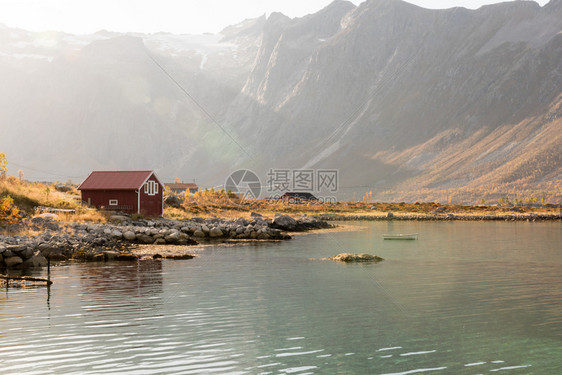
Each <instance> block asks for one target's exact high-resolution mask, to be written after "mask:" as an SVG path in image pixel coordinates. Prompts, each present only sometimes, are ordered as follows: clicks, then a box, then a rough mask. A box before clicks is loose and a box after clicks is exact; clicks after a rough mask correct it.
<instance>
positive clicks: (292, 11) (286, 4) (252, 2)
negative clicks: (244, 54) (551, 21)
mask: <svg viewBox="0 0 562 375" xmlns="http://www.w3.org/2000/svg"><path fill="white" fill-rule="evenodd" d="M331 2H332V0H306V1H305V0H0V23H4V24H5V25H7V26H10V27H21V28H24V29H27V30H33V31H44V30H57V31H66V32H69V33H76V34H83V33H92V32H95V31H98V30H101V29H106V30H110V31H121V32H125V31H140V32H146V33H151V32H157V31H167V32H172V33H177V34H180V33H204V32H212V33H216V32H219V31H220V30H221V29H222V28H224V27H225V26H228V25H232V24H235V23H238V22H240V21H242V20H244V19H245V18H254V17H258V16H260V15H262V14H269V13H271V12H275V11H277V12H281V13H284V14H285V15H287V16H289V17H301V16H304V15H306V14H309V13H314V12H316V11H318V10H320V9H322V8H323V7H325V6H327V5H328V4H330V3H331ZM352 2H353V3H354V4H356V5H358V4H360V3H362V2H363V0H352ZM408 2H410V3H414V4H417V5H420V6H423V7H425V8H450V7H454V6H463V7H466V8H473V9H474V8H478V7H480V6H482V5H483V4H490V3H498V2H501V1H498V0H408ZM537 2H538V3H539V4H541V5H544V4H546V3H547V2H548V0H539V1H537Z"/></svg>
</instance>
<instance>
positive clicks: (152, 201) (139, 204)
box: [78, 171, 164, 216]
mask: <svg viewBox="0 0 562 375" xmlns="http://www.w3.org/2000/svg"><path fill="white" fill-rule="evenodd" d="M78 190H80V193H81V196H82V201H84V202H86V203H88V204H89V205H92V206H95V207H98V208H100V209H106V210H113V211H121V212H126V213H129V214H141V215H146V216H162V209H163V192H164V185H162V183H161V182H160V181H159V180H158V178H157V177H156V175H155V174H154V172H153V171H94V172H92V173H90V175H89V176H88V177H87V178H86V179H85V180H84V182H82V183H81V184H80V186H78Z"/></svg>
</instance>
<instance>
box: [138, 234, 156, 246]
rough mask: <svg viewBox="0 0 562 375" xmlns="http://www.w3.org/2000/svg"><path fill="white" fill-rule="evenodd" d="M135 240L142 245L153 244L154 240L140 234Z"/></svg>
mask: <svg viewBox="0 0 562 375" xmlns="http://www.w3.org/2000/svg"><path fill="white" fill-rule="evenodd" d="M137 240H138V241H139V242H141V243H144V244H150V243H153V242H154V239H153V238H152V237H151V236H149V235H148V234H145V233H141V234H139V235H137Z"/></svg>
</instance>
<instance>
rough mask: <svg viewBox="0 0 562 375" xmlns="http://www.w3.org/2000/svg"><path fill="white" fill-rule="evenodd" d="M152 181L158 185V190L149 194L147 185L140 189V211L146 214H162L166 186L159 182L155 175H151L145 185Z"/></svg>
mask: <svg viewBox="0 0 562 375" xmlns="http://www.w3.org/2000/svg"><path fill="white" fill-rule="evenodd" d="M150 181H152V182H153V183H155V184H157V185H158V191H157V192H156V193H153V194H147V193H146V189H145V186H143V187H142V188H141V190H140V213H141V214H142V215H145V216H162V213H163V204H164V195H163V194H164V186H162V184H160V183H159V182H158V180H157V179H156V178H155V177H154V175H152V176H150V178H149V179H148V180H147V182H146V183H145V185H146V184H147V183H149V182H150Z"/></svg>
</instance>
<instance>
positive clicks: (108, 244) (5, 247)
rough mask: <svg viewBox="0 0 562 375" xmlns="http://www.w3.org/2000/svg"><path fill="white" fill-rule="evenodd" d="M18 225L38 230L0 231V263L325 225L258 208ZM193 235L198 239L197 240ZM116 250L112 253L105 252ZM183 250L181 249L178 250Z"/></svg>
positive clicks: (102, 256) (101, 256) (265, 235)
mask: <svg viewBox="0 0 562 375" xmlns="http://www.w3.org/2000/svg"><path fill="white" fill-rule="evenodd" d="M25 225H26V226H24V227H23V228H20V229H32V230H34V231H37V232H41V234H40V235H37V236H27V237H23V236H2V235H0V268H18V267H19V268H23V267H41V266H44V265H45V263H46V259H50V260H53V261H62V260H67V259H74V260H81V261H109V260H131V259H135V257H134V256H132V255H131V251H130V249H131V247H132V246H133V245H135V246H136V245H138V244H147V245H181V246H188V245H196V244H198V242H200V241H217V240H227V239H251V240H287V239H290V238H291V236H289V235H288V234H287V233H285V232H284V231H286V230H291V231H305V230H310V229H317V228H327V227H330V225H329V224H327V223H326V222H324V221H321V220H318V219H316V218H315V217H310V216H305V217H302V218H298V219H294V218H292V217H290V216H287V215H276V216H275V219H274V220H271V219H269V218H265V217H263V216H262V215H259V214H255V213H254V214H252V215H251V219H249V220H246V219H243V218H237V219H219V218H211V219H203V218H193V219H191V220H183V221H178V220H170V219H163V218H160V219H155V220H133V219H132V218H131V217H129V216H126V215H114V216H111V217H110V222H109V223H107V224H91V223H88V224H85V223H62V222H57V221H55V220H54V219H53V217H52V216H45V217H34V218H32V219H31V220H29V222H27V223H26V224H25ZM196 239H197V240H196ZM112 252H113V253H115V254H118V255H115V256H112V255H108V254H112ZM182 256H183V255H182Z"/></svg>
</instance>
